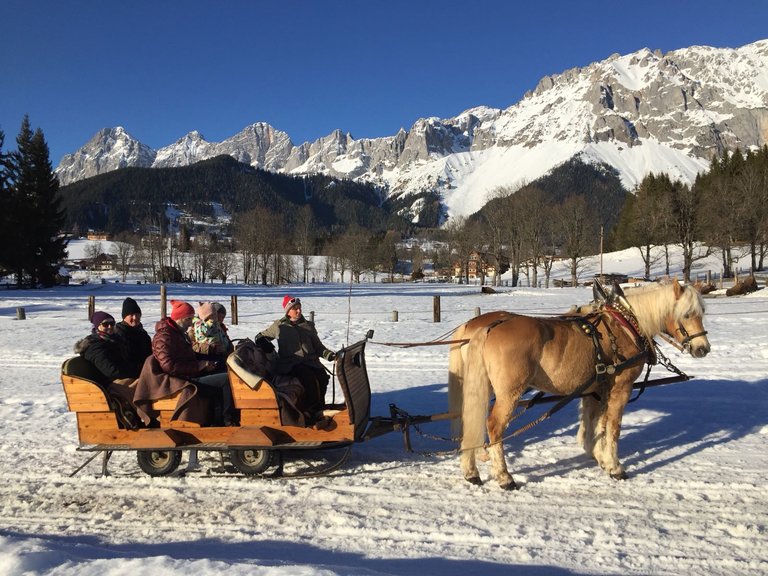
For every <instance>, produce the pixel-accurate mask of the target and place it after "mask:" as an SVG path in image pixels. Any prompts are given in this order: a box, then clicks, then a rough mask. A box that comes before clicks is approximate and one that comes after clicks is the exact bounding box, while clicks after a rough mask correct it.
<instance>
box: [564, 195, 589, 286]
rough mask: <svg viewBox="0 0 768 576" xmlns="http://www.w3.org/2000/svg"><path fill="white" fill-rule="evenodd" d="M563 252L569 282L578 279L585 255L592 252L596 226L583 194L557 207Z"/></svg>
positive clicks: (573, 283)
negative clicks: (568, 272)
mask: <svg viewBox="0 0 768 576" xmlns="http://www.w3.org/2000/svg"><path fill="white" fill-rule="evenodd" d="M557 215H558V217H557V221H558V224H559V228H560V233H561V234H562V239H563V241H562V249H563V253H564V254H565V255H566V256H567V257H568V258H569V259H570V266H571V284H572V285H574V286H576V285H577V284H578V281H579V269H580V266H581V264H582V262H583V261H584V259H586V258H587V256H589V255H591V254H594V253H595V252H596V250H595V244H596V242H595V239H596V238H597V231H596V230H595V227H596V226H597V224H596V222H595V220H594V219H593V218H592V214H591V213H590V211H589V210H588V208H587V202H586V200H585V199H584V197H583V196H571V197H570V198H567V199H566V200H565V201H564V202H563V203H562V204H561V205H560V206H558V208H557Z"/></svg>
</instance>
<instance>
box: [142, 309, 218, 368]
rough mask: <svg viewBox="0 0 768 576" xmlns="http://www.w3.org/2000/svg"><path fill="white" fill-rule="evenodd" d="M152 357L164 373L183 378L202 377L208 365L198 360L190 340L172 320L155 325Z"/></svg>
mask: <svg viewBox="0 0 768 576" xmlns="http://www.w3.org/2000/svg"><path fill="white" fill-rule="evenodd" d="M152 355H153V356H154V357H155V358H156V359H157V362H158V365H159V366H160V369H161V370H162V371H163V372H165V373H166V374H171V375H173V376H181V377H182V378H192V377H194V376H198V375H200V374H201V373H202V372H203V371H204V370H205V368H206V365H207V364H208V362H207V361H206V360H198V358H197V356H196V355H195V351H194V350H193V349H192V343H191V342H190V341H189V338H188V337H187V335H186V334H185V333H184V331H183V330H182V329H181V328H180V327H179V325H178V324H176V322H174V321H173V320H171V319H170V318H163V319H162V320H160V321H159V322H158V323H157V324H155V336H154V338H152Z"/></svg>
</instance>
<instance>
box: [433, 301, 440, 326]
mask: <svg viewBox="0 0 768 576" xmlns="http://www.w3.org/2000/svg"><path fill="white" fill-rule="evenodd" d="M432 321H433V322H440V296H433V297H432Z"/></svg>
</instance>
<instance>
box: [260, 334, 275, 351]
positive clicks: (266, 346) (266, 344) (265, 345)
mask: <svg viewBox="0 0 768 576" xmlns="http://www.w3.org/2000/svg"><path fill="white" fill-rule="evenodd" d="M255 344H256V347H257V348H258V349H259V350H261V351H262V352H264V353H265V354H269V353H270V352H274V351H275V345H274V344H272V342H270V340H269V338H267V337H266V336H259V337H258V338H256V342H255Z"/></svg>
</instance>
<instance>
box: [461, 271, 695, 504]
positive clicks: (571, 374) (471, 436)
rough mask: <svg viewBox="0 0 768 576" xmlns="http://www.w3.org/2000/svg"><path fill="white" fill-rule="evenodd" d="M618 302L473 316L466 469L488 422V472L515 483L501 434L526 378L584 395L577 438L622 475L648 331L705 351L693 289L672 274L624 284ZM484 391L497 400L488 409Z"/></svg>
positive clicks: (540, 386)
mask: <svg viewBox="0 0 768 576" xmlns="http://www.w3.org/2000/svg"><path fill="white" fill-rule="evenodd" d="M625 302H626V303H627V306H622V305H621V304H606V305H604V306H601V307H600V308H598V309H597V310H596V311H595V312H593V313H590V314H587V315H584V316H579V315H572V316H567V317H561V318H533V317H530V316H522V315H517V314H510V313H503V314H499V316H498V318H497V319H496V320H495V321H492V322H491V323H490V324H487V325H485V326H481V327H479V328H478V326H477V324H476V325H475V326H474V334H473V335H472V336H471V337H470V340H469V344H468V345H467V347H466V355H465V359H466V364H465V366H464V375H463V385H462V387H461V388H462V390H463V394H462V400H463V402H462V404H463V406H462V411H461V413H462V424H463V428H464V435H463V438H462V443H461V448H462V453H461V469H462V472H463V474H464V478H466V479H467V480H468V481H469V482H471V483H473V484H480V483H481V480H480V474H479V472H478V470H477V466H476V464H475V452H476V450H478V449H481V448H483V447H484V440H485V432H486V430H487V432H488V440H489V441H488V446H487V449H488V453H489V455H490V459H491V473H492V476H493V477H494V478H495V479H496V480H497V481H498V482H499V485H500V486H501V487H502V488H506V489H515V488H516V487H517V486H516V485H515V482H514V480H513V479H512V476H511V475H510V474H509V472H508V471H507V465H506V462H505V460H504V450H503V447H502V436H503V434H504V431H505V429H506V428H507V426H508V424H509V422H510V420H511V418H512V415H513V413H514V411H515V407H516V406H517V403H518V400H519V399H520V396H521V395H522V394H523V393H524V392H525V390H526V389H527V388H528V387H531V388H535V389H537V390H541V391H543V392H546V393H550V394H556V395H564V396H568V395H577V396H583V397H582V405H581V422H580V427H579V432H578V436H577V438H578V441H579V443H580V444H581V446H582V447H583V448H584V451H585V452H586V453H587V454H588V455H590V456H592V457H593V458H594V459H595V460H596V461H597V463H598V464H599V465H600V467H601V468H602V469H603V470H605V471H606V472H608V474H610V476H611V477H613V478H616V479H623V478H626V473H625V472H624V468H623V467H622V465H621V463H620V462H619V458H618V441H619V434H620V430H621V419H622V416H623V413H624V407H625V406H626V404H627V402H628V401H629V398H630V395H631V392H632V385H633V383H634V381H635V379H636V378H637V377H638V376H639V375H640V374H641V372H642V370H643V366H644V364H646V363H654V362H655V354H654V346H653V343H652V339H653V337H654V336H657V335H659V334H667V335H669V336H671V337H672V338H674V339H675V340H676V341H677V342H678V343H679V344H680V345H681V346H682V347H683V348H684V349H685V350H687V351H688V352H689V353H690V354H691V355H692V356H694V357H696V358H703V357H704V356H706V355H707V353H709V350H710V346H709V341H708V340H707V337H706V331H705V330H704V328H703V325H702V316H703V314H704V306H703V303H702V300H701V295H700V294H699V293H698V292H697V291H696V290H695V289H693V288H691V287H683V286H681V285H680V284H678V283H677V281H673V282H671V283H665V284H654V285H649V286H646V287H642V288H636V289H629V290H627V293H626V300H625ZM464 335H465V336H466V333H464ZM491 391H493V393H494V394H495V397H496V401H495V403H494V405H493V408H492V409H491V411H490V415H489V414H488V405H489V401H490V395H491ZM592 393H594V395H590V396H584V395H585V394H592ZM486 417H487V420H486Z"/></svg>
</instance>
